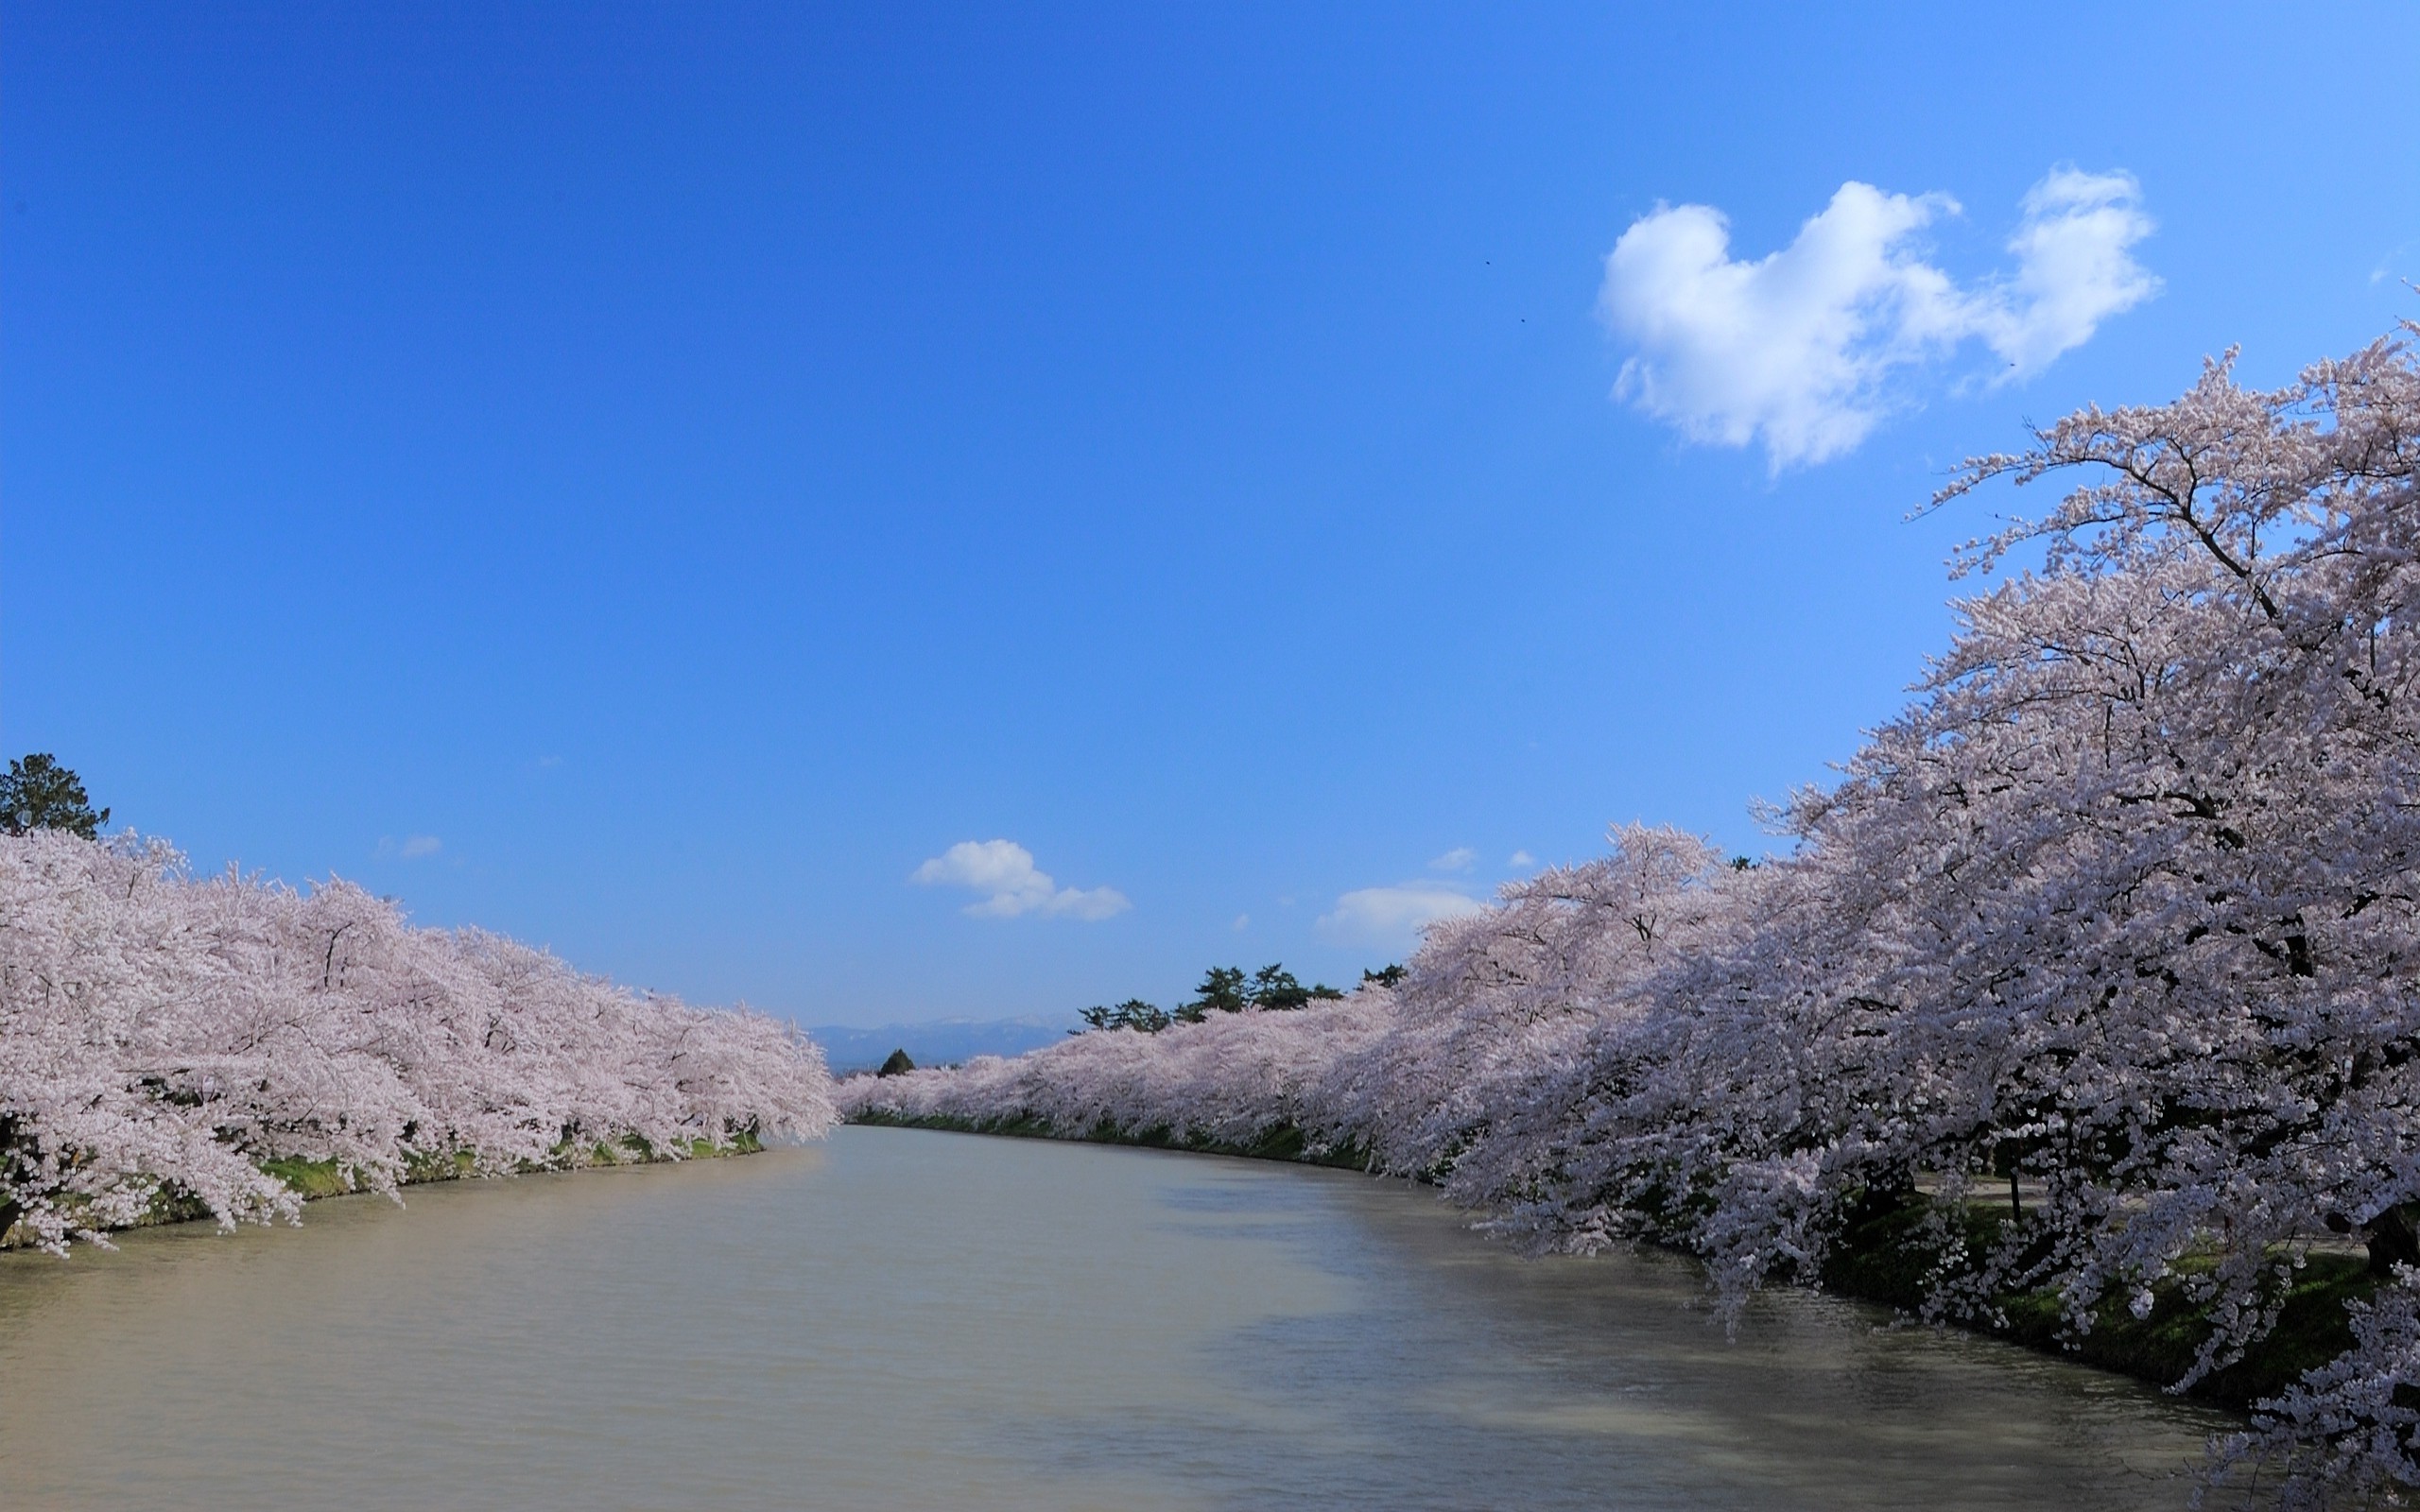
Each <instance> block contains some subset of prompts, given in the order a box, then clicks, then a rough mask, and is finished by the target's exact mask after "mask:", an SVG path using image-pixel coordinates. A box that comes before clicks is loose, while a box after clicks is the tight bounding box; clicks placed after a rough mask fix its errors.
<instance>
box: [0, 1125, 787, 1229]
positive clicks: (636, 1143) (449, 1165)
mask: <svg viewBox="0 0 2420 1512" xmlns="http://www.w3.org/2000/svg"><path fill="white" fill-rule="evenodd" d="M764 1147H765V1143H764V1141H763V1140H762V1139H760V1138H759V1137H758V1136H757V1133H756V1131H755V1130H754V1129H742V1130H740V1131H739V1132H738V1133H735V1134H733V1135H731V1136H730V1137H729V1138H727V1139H725V1140H723V1141H721V1142H720V1143H717V1142H716V1141H713V1140H707V1139H698V1140H691V1141H689V1142H688V1143H687V1146H686V1149H685V1150H684V1151H683V1153H681V1154H679V1155H670V1154H666V1153H665V1152H663V1151H660V1150H658V1149H656V1148H655V1147H654V1146H653V1145H651V1144H649V1143H648V1142H647V1141H645V1140H643V1139H641V1138H639V1137H638V1136H637V1135H635V1134H627V1135H624V1136H623V1137H622V1138H621V1139H620V1140H619V1141H618V1142H616V1143H610V1144H609V1143H604V1142H602V1141H599V1142H597V1143H594V1144H592V1145H590V1146H589V1147H588V1148H587V1149H585V1150H575V1149H574V1147H573V1145H572V1143H571V1142H569V1141H565V1142H564V1143H561V1144H558V1145H557V1146H555V1149H554V1151H553V1159H552V1160H548V1161H547V1162H545V1163H543V1164H541V1163H539V1162H536V1161H530V1160H524V1161H522V1162H520V1163H519V1164H518V1165H517V1166H516V1167H515V1168H514V1169H515V1171H516V1172H518V1173H523V1174H527V1173H530V1172H537V1171H567V1170H579V1169H582V1168H585V1167H591V1166H600V1165H653V1164H660V1163H663V1162H665V1161H667V1160H716V1159H718V1158H720V1157H722V1156H726V1155H753V1154H755V1153H757V1152H758V1151H760V1150H762V1149H763V1148H764ZM254 1163H255V1164H256V1165H257V1166H258V1167H259V1168H260V1170H261V1172H262V1174H264V1175H266V1176H269V1177H275V1178H276V1179H277V1180H279V1181H281V1182H283V1183H285V1186H286V1188H287V1189H288V1190H290V1191H291V1192H293V1193H294V1194H295V1195H297V1196H299V1197H301V1198H302V1200H303V1201H305V1202H315V1201H317V1200H319V1199H320V1198H321V1197H341V1196H344V1195H347V1194H351V1193H355V1192H363V1191H367V1190H369V1188H368V1185H367V1183H364V1182H361V1181H359V1180H357V1179H356V1178H355V1177H354V1174H353V1173H352V1172H351V1171H350V1170H348V1169H347V1168H346V1167H345V1165H344V1164H343V1163H342V1162H341V1161H337V1160H302V1159H300V1158H296V1157H286V1158H282V1159H278V1160H260V1161H256V1162H254ZM478 1170H479V1162H478V1157H477V1156H476V1155H475V1154H473V1153H472V1152H471V1151H469V1150H455V1151H452V1152H450V1153H447V1154H443V1155H424V1156H420V1157H417V1158H415V1159H413V1160H409V1161H407V1162H406V1164H405V1166H404V1177H403V1181H402V1183H401V1184H402V1185H404V1186H407V1187H409V1186H423V1185H425V1184H427V1183H428V1182H432V1181H458V1180H461V1179H464V1178H465V1177H473V1176H476V1175H477V1174H478ZM210 1215H211V1213H210V1207H209V1204H207V1203H205V1202H203V1201H202V1200H201V1199H200V1198H199V1197H197V1196H194V1195H193V1194H191V1193H188V1192H185V1191H184V1190H182V1188H179V1187H177V1186H175V1185H173V1184H171V1185H168V1186H165V1187H163V1188H162V1189H161V1190H160V1192H159V1194H157V1195H155V1196H153V1197H152V1199H151V1202H150V1205H149V1206H148V1207H147V1208H146V1209H145V1210H144V1212H143V1215H142V1216H141V1217H140V1218H137V1219H136V1220H135V1221H134V1222H133V1223H132V1224H130V1225H128V1227H129V1228H133V1229H149V1228H154V1227H156V1226H158V1225H160V1224H169V1223H193V1222H197V1221H199V1220H201V1219H204V1218H208V1217H209V1216H210ZM9 1218H10V1221H9V1222H8V1223H6V1224H0V1249H10V1248H14V1247H16V1235H15V1224H14V1222H13V1218H14V1215H13V1213H12V1214H10V1215H9Z"/></svg>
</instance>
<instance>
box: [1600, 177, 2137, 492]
mask: <svg viewBox="0 0 2420 1512" xmlns="http://www.w3.org/2000/svg"><path fill="white" fill-rule="evenodd" d="M2141 198H2142V193H2141V189H2140V186H2139V185H2137V184H2136V183H2135V180H2134V178H2133V177H2132V176H2131V175H2128V174H2124V173H2109V174H2089V173H2084V172H2082V171H2081V170H2079V169H2076V168H2072V167H2062V168H2056V169H2053V170H2052V171H2051V172H2050V174H2049V175H2048V177H2046V178H2045V179H2043V180H2042V181H2041V182H2039V183H2037V184H2035V185H2034V186H2033V187H2032V189H2031V190H2030V191H2028V193H2027V194H2026V196H2025V199H2024V203H2023V206H2022V212H2023V218H2022V219H2021V221H2020V222H2019V224H2018V227H2017V230H2016V233H2015V234H2014V236H2013V237H2012V238H2011V239H2010V240H2009V243H2008V250H2009V251H2010V252H2011V253H2012V254H2014V257H2015V258H2016V264H2017V270H2016V273H2015V275H2014V278H2009V279H1997V280H1985V281H1982V282H1979V283H1976V284H1975V285H1974V286H1973V287H1971V288H1966V289H1962V288H1960V287H1959V285H1958V283H1957V282H1956V281H1955V280H1953V279H1951V278H1950V276H1949V275H1948V274H1947V273H1945V272H1943V271H1942V270H1941V269H1940V268H1938V267H1935V266H1932V265H1931V264H1930V263H1927V262H1926V261H1925V260H1924V257H1923V256H1922V255H1921V249H1920V247H1919V245H1918V242H1919V234H1918V233H1919V232H1922V231H1923V230H1924V229H1925V228H1926V227H1927V225H1929V224H1931V222H1932V221H1933V220H1934V218H1935V217H1936V216H1939V215H1957V214H1959V207H1958V203H1957V201H1956V200H1953V199H1951V198H1949V197H1948V196H1946V195H1939V194H1930V195H1913V196H1910V195H1893V194H1885V193H1883V192H1882V191H1881V190H1879V189H1876V188H1875V187H1874V186H1873V185H1872V184H1866V183H1858V182H1856V181H1855V180H1851V181H1850V182H1848V183H1844V184H1842V185H1841V188H1840V192H1839V193H1837V194H1835V195H1834V196H1833V197H1832V202H1831V203H1830V204H1829V205H1826V206H1825V207H1824V210H1823V211H1822V213H1821V214H1819V215H1815V216H1814V217H1813V218H1812V219H1810V220H1808V221H1807V222H1806V224H1805V225H1803V226H1801V227H1800V228H1799V230H1798V235H1797V237H1796V239H1795V240H1793V241H1792V242H1791V243H1790V244H1789V246H1788V247H1786V248H1784V249H1781V250H1780V251H1777V252H1773V253H1772V254H1770V255H1768V256H1766V257H1764V258H1763V259H1761V260H1759V261H1756V262H1753V263H1750V262H1740V261H1737V259H1735V258H1733V257H1732V256H1731V251H1730V244H1731V233H1730V223H1729V222H1728V220H1726V219H1725V218H1724V216H1723V215H1722V213H1721V212H1720V211H1719V210H1716V209H1714V208H1713V207H1712V206H1710V205H1676V206H1658V207H1657V208H1656V210H1655V211H1654V212H1653V213H1652V214H1651V215H1645V216H1642V217H1640V218H1639V219H1638V220H1637V221H1635V222H1634V223H1633V224H1632V225H1631V227H1630V229H1629V230H1628V231H1626V232H1622V235H1621V239H1620V240H1619V241H1616V243H1615V244H1614V249H1613V251H1612V252H1611V253H1609V254H1607V256H1606V258H1605V283H1604V286H1603V289H1602V290H1601V291H1600V293H1599V299H1598V313H1599V316H1600V317H1601V318H1603V320H1604V322H1605V324H1606V326H1607V328H1608V329H1609V330H1611V331H1612V332H1613V333H1614V334H1615V335H1617V336H1619V337H1621V338H1623V339H1624V340H1626V341H1628V342H1629V343H1631V345H1632V346H1633V347H1634V352H1633V354H1632V356H1631V357H1630V359H1629V360H1628V361H1627V362H1625V363H1624V364H1623V365H1622V370H1621V377H1620V380H1619V381H1618V382H1617V383H1616V386H1615V389H1614V393H1615V397H1616V398H1618V399H1622V400H1626V401H1628V402H1630V403H1631V404H1635V405H1637V406H1638V407H1639V408H1640V409H1642V410H1645V411H1646V412H1647V413H1648V414H1650V415H1652V416H1654V417H1656V418H1657V419H1658V420H1662V421H1668V422H1669V423H1671V424H1673V425H1676V426H1678V427H1679V428H1680V430H1681V432H1682V434H1683V435H1685V436H1686V437H1687V438H1689V439H1691V440H1693V441H1701V442H1710V443H1718V444H1721V445H1727V446H1745V445H1747V444H1749V443H1750V442H1751V441H1761V442H1762V443H1763V444H1764V447H1765V453H1766V455H1767V456H1768V457H1769V458H1770V459H1771V461H1772V466H1773V467H1774V469H1775V470H1776V471H1778V470H1779V469H1781V468H1783V467H1787V466H1790V465H1792V464H1796V463H1805V462H1821V461H1824V459H1826V458H1828V457H1833V456H1838V455H1841V453H1843V452H1847V451H1849V450H1851V449H1852V448H1854V447H1855V446H1856V445H1857V444H1858V442H1860V441H1862V440H1863V439H1865V438H1866V436H1867V435H1868V434H1869V433H1870V432H1872V430H1873V429H1874V427H1875V426H1876V425H1877V424H1879V423H1880V422H1881V421H1882V420H1883V419H1884V417H1885V416H1887V415H1888V414H1889V413H1890V411H1891V410H1892V408H1893V404H1894V401H1893V395H1892V394H1891V392H1890V382H1891V380H1892V379H1893V375H1894V374H1896V373H1898V372H1899V371H1901V370H1903V369H1912V368H1915V367H1918V366H1921V365H1923V364H1926V363H1929V362H1933V361H1936V360H1939V359H1940V358H1943V357H1945V356H1947V355H1948V354H1949V353H1950V352H1953V351H1954V350H1955V349H1956V348H1957V347H1958V346H1959V345H1960V344H1961V343H1962V342H1964V341H1966V340H1968V339H1970V338H1971V339H1976V340H1979V341H1981V342H1982V343H1983V344H1984V345H1985V346H1986V347H1988V348H1990V349H1991V350H1992V352H1995V353H1997V355H1998V356H1999V357H2000V359H2001V361H2002V363H2003V365H2004V366H2003V368H2002V370H2001V371H2000V373H1999V374H1998V377H1999V378H2000V379H2003V380H2005V379H2012V378H2022V377H2025V376H2028V375H2030V374H2031V373H2033V372H2036V371H2039V370H2040V369H2042V368H2043V367H2045V366H2047V365H2048V363H2049V362H2050V361H2051V360H2052V359H2053V358H2055V357H2057V356H2058V355H2059V354H2060V353H2062V352H2067V351H2070V350H2072V349H2073V348H2075V347H2077V346H2080V345H2082V344H2083V342H2084V341H2086V340H2088V339H2090V338H2091V336H2092V335H2093V333H2094V332H2095V331H2096V330H2098V329H2099V328H2100V322H2101V321H2102V320H2104V319H2107V318H2109V317H2111V316H2113V315H2116V314H2118V312H2120V311H2122V310H2127V309H2131V308H2132V307H2134V306H2135V305H2136V304H2139V303H2141V302H2142V301H2145V300H2147V299H2149V298H2151V297H2152V295H2153V294H2155V293H2157V292H2158V290H2159V280H2158V279H2156V278H2154V277H2153V276H2152V274H2151V273H2150V272H2148V271H2147V270H2146V269H2145V268H2144V267H2143V266H2142V265H2141V264H2139V263H2137V262H2135V259H2134V256H2133V254H2132V252H2131V250H2130V249H2132V248H2133V246H2134V245H2135V243H2136V242H2138V241H2140V240H2142V239H2143V238H2144V237H2145V236H2148V235H2150V234H2151V231H2152V221H2151V218H2150V217H2149V216H2147V215H2144V214H2143V213H2142V210H2141V208H2140V200H2141Z"/></svg>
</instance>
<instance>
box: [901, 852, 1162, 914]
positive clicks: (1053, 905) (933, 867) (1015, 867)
mask: <svg viewBox="0 0 2420 1512" xmlns="http://www.w3.org/2000/svg"><path fill="white" fill-rule="evenodd" d="M908 881H909V882H912V883H917V884H920V885H925V886H949V887H964V888H967V889H969V890H971V891H974V892H978V893H981V894H983V897H982V899H981V901H979V902H972V903H969V904H967V905H966V908H965V910H964V911H965V912H966V913H969V914H972V915H974V916H975V917H977V918H978V919H1014V918H1016V917H1017V916H1018V915H1020V914H1046V915H1057V916H1061V917H1064V918H1068V919H1088V920H1089V919H1107V918H1109V917H1110V916H1112V915H1114V914H1122V913H1124V912H1125V911H1126V910H1127V909H1129V908H1131V907H1132V906H1133V904H1132V903H1131V902H1128V901H1127V899H1126V895H1125V894H1124V893H1122V892H1119V891H1118V890H1117V889H1116V888H1115V887H1062V886H1060V885H1058V884H1057V883H1056V882H1053V881H1052V880H1051V877H1050V873H1048V872H1046V871H1044V870H1042V869H1040V868H1037V867H1036V866H1034V864H1033V852H1032V851H1029V850H1027V849H1026V848H1025V847H1023V846H1021V845H1018V844H1017V843H1016V842H1015V841H1013V840H960V841H959V843H958V844H956V845H954V846H951V847H950V848H949V849H948V850H946V851H942V853H941V854H940V855H937V856H935V857H933V859H931V860H930V861H927V862H925V864H924V865H923V866H921V867H918V868H916V869H915V871H913V872H912V873H910V874H909V876H908Z"/></svg>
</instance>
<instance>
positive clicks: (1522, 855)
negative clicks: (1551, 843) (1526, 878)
mask: <svg viewBox="0 0 2420 1512" xmlns="http://www.w3.org/2000/svg"><path fill="white" fill-rule="evenodd" d="M1504 864H1505V865H1506V866H1508V867H1510V868H1513V870H1515V871H1527V870H1529V869H1530V868H1531V867H1534V866H1536V865H1537V864H1538V858H1537V857H1535V856H1533V855H1531V854H1530V852H1528V851H1513V853H1512V854H1511V855H1509V856H1507V857H1505V859H1504Z"/></svg>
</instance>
